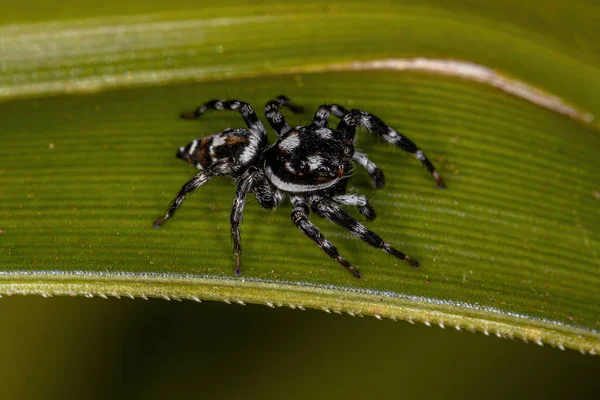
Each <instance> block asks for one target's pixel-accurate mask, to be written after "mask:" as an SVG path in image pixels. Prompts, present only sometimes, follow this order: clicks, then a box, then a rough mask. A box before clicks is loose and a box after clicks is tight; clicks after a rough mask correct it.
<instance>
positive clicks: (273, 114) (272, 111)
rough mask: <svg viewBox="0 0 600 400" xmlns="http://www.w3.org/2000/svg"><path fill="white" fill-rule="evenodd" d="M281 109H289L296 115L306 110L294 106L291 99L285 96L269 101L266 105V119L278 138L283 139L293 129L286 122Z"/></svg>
mask: <svg viewBox="0 0 600 400" xmlns="http://www.w3.org/2000/svg"><path fill="white" fill-rule="evenodd" d="M280 107H287V108H288V109H290V111H292V112H293V113H295V114H299V113H301V112H302V111H304V108H302V107H300V106H297V105H295V104H293V103H292V101H291V100H290V99H289V98H287V97H286V96H283V95H281V96H277V97H275V98H274V99H273V100H271V101H269V102H268V103H267V104H266V105H265V117H267V120H268V121H269V124H270V125H271V127H272V128H273V130H274V131H275V133H276V134H277V136H278V137H282V136H283V135H285V134H286V133H288V132H289V131H290V130H291V129H292V128H290V126H289V125H288V123H287V122H286V120H285V117H284V116H283V115H282V114H281V113H280V112H279V108H280Z"/></svg>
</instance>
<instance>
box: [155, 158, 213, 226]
mask: <svg viewBox="0 0 600 400" xmlns="http://www.w3.org/2000/svg"><path fill="white" fill-rule="evenodd" d="M219 172H220V171H219V168H218V167H217V168H214V167H213V168H210V169H206V170H204V171H202V172H200V173H199V174H197V175H196V176H194V177H193V178H192V179H190V180H189V181H187V183H186V184H185V185H183V187H182V188H181V189H180V190H179V193H178V194H177V196H175V198H174V199H173V201H171V204H170V205H169V208H168V209H167V212H166V213H165V215H164V217H162V218H159V219H157V220H156V221H154V225H153V226H154V228H160V227H161V226H163V225H164V223H165V222H167V220H168V219H169V218H171V217H172V216H173V215H175V212H176V211H177V209H178V208H179V206H180V205H181V203H183V200H185V196H187V195H188V194H190V193H192V192H193V191H194V190H196V189H198V188H199V187H200V186H202V185H204V184H205V183H206V182H208V181H209V180H211V179H212V178H214V177H215V176H217V175H219Z"/></svg>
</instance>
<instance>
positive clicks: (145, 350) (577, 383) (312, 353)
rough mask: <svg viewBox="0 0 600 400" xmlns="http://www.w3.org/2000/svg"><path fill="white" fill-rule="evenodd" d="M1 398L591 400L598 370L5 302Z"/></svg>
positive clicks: (280, 327)
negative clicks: (502, 399) (488, 399)
mask: <svg viewBox="0 0 600 400" xmlns="http://www.w3.org/2000/svg"><path fill="white" fill-rule="evenodd" d="M0 326H1V329H0V354H1V355H2V363H1V364H0V365H1V367H0V398H1V399H29V398H44V399H60V398H62V399H80V398H105V399H121V398H131V399H136V398H144V399H175V398H177V399H182V398H202V399H220V398H251V399H282V398H293V399H306V398H340V399H341V398H347V399H354V398H407V399H412V398H423V399H427V398H457V399H458V398H494V399H500V398H510V399H515V398H522V399H525V398H593V397H594V396H595V394H597V393H598V389H599V386H598V385H599V383H598V376H600V375H599V373H600V361H599V358H598V357H592V356H589V355H588V356H583V355H581V354H579V353H577V352H575V351H570V350H569V351H564V352H563V351H560V350H558V349H553V348H550V347H548V346H546V347H539V346H537V345H535V344H531V343H530V344H524V343H522V342H520V341H516V340H500V339H497V338H495V337H486V336H484V335H483V334H479V333H478V334H471V333H469V332H457V331H455V330H454V329H452V328H447V329H445V330H442V329H440V328H439V327H437V326H433V327H427V326H425V325H422V324H416V325H410V324H408V323H406V322H392V321H389V320H383V321H379V320H376V319H375V318H371V317H365V318H358V317H355V318H352V317H349V316H347V315H336V314H326V313H324V312H321V311H313V310H307V311H300V310H290V309H287V308H281V309H280V308H277V309H270V308H267V307H264V306H257V305H248V306H245V307H244V306H239V305H227V304H224V303H214V302H204V303H202V304H196V303H193V302H189V301H184V302H181V303H179V302H167V301H164V300H156V299H155V300H148V301H143V300H134V301H132V300H129V299H121V300H117V299H108V300H102V299H83V298H51V299H44V298H41V297H21V296H13V297H9V298H6V297H5V298H3V299H1V300H0Z"/></svg>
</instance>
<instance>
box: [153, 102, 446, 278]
mask: <svg viewBox="0 0 600 400" xmlns="http://www.w3.org/2000/svg"><path fill="white" fill-rule="evenodd" d="M280 107H287V108H288V109H290V110H291V111H293V112H295V113H299V112H302V108H301V107H298V106H295V105H294V104H292V103H291V102H290V100H289V99H288V98H287V97H285V96H279V97H277V98H275V99H273V100H271V101H269V102H268V103H267V104H266V106H265V116H266V118H267V120H268V121H269V124H271V126H272V127H273V129H274V130H275V133H276V134H277V137H278V139H277V141H276V142H275V143H274V144H269V143H268V141H267V132H266V130H265V128H264V127H263V124H262V123H261V122H260V121H259V119H258V117H257V116H256V113H255V112H254V110H252V108H251V107H250V105H249V104H248V103H245V102H243V101H240V100H226V101H225V100H211V101H209V102H207V103H205V104H204V105H202V106H200V107H198V108H197V109H196V110H195V111H194V112H191V113H184V114H181V118H184V119H195V118H198V117H199V116H201V115H202V114H204V113H205V112H206V111H207V110H209V109H213V110H235V111H238V112H239V113H240V114H241V116H242V118H243V119H244V121H245V122H246V125H247V126H248V128H247V129H225V130H224V131H222V132H218V133H215V134H213V135H210V136H205V137H203V138H200V139H196V140H194V141H193V142H191V143H190V144H188V145H187V146H184V147H181V148H180V149H179V151H178V152H177V157H179V158H181V159H183V160H185V161H187V162H188V163H190V164H192V165H194V166H196V167H197V168H198V169H200V170H202V171H201V172H200V173H199V174H197V175H196V176H194V177H193V178H192V179H190V180H189V181H188V182H187V183H186V184H185V185H183V187H182V188H181V190H180V191H179V193H178V194H177V196H176V197H175V198H174V199H173V201H172V202H171V205H170V206H169V209H168V210H167V212H166V213H165V215H164V217H162V218H160V219H158V220H156V221H155V222H154V227H155V228H159V227H161V226H162V225H163V224H164V223H165V221H167V220H168V219H169V218H171V217H172V216H173V215H174V214H175V212H176V211H177V209H178V208H179V206H180V205H181V203H182V202H183V200H184V199H185V197H186V196H187V195H188V194H190V193H192V192H193V191H194V190H196V189H197V188H199V187H200V186H202V185H204V184H205V183H206V182H208V181H209V180H210V179H212V178H214V177H216V176H231V177H232V178H233V180H234V181H235V182H236V184H237V190H236V193H235V199H234V201H233V209H232V210H231V221H230V222H231V238H232V240H233V248H234V252H235V269H234V272H235V274H236V275H240V274H241V260H240V259H241V254H242V248H241V244H240V221H241V219H242V211H243V209H244V205H245V203H246V196H247V195H248V193H253V194H254V196H256V199H257V200H258V202H259V203H260V205H261V206H262V207H264V208H267V209H273V208H275V207H277V205H278V204H279V203H281V201H282V200H283V199H284V198H286V197H289V198H290V201H291V204H292V206H293V210H292V221H293V222H294V224H296V226H297V227H298V228H299V229H300V230H301V231H302V232H304V234H305V235H306V236H308V237H309V238H311V239H312V240H313V241H315V243H317V245H318V246H319V247H320V248H321V249H323V251H324V252H325V253H327V255H329V256H330V257H331V258H334V259H335V260H336V261H337V262H338V263H340V264H341V265H342V266H343V267H344V268H346V269H347V270H348V271H350V272H351V273H352V274H353V275H354V276H355V277H357V278H360V273H359V271H358V269H356V268H355V267H354V266H352V265H351V264H350V263H349V262H348V261H346V259H345V258H344V257H342V255H341V254H340V253H339V252H338V250H337V249H336V248H335V246H334V245H333V244H331V243H330V242H329V241H328V240H327V239H325V237H324V236H323V234H322V233H321V232H320V231H319V229H318V228H317V227H316V226H315V225H313V224H312V223H311V222H310V221H309V220H308V214H309V206H310V208H311V209H312V210H313V212H314V213H315V214H317V215H318V216H320V217H325V218H327V219H328V220H329V221H331V222H333V223H334V224H338V225H340V226H342V227H344V228H346V229H348V230H349V231H350V232H352V233H353V234H354V235H356V236H357V237H358V238H360V239H362V240H364V241H365V242H367V243H368V244H370V245H371V246H373V247H377V248H380V249H382V250H383V251H385V252H386V253H389V254H391V255H393V256H395V257H397V258H399V259H401V260H404V261H406V262H407V263H408V264H409V265H411V266H413V267H418V265H419V263H418V262H417V261H416V260H413V259H411V258H410V257H408V256H407V255H406V254H404V253H402V252H401V251H399V250H396V249H395V248H393V247H392V246H391V245H390V244H388V243H386V242H385V241H383V239H381V238H380V237H379V236H378V235H377V234H375V233H373V232H371V231H370V230H369V229H367V228H366V227H365V226H364V225H363V224H361V223H360V222H358V221H357V220H356V219H354V218H353V217H352V216H351V215H350V214H348V213H347V212H346V211H344V210H343V209H342V208H341V207H340V205H343V206H355V207H357V208H358V211H359V212H360V213H361V214H362V215H364V216H365V217H366V218H367V219H369V220H372V219H374V218H375V211H374V210H373V207H371V205H370V204H369V201H368V199H367V198H366V197H365V196H362V195H360V194H348V193H346V186H347V183H348V177H349V175H350V173H351V171H352V168H353V162H356V163H357V164H358V165H360V166H361V167H363V168H365V169H366V170H367V172H368V173H369V175H370V177H371V180H372V181H373V185H374V186H375V187H376V188H381V187H383V185H384V183H385V181H384V177H383V173H382V171H381V170H380V169H379V168H377V166H376V165H375V164H374V163H373V162H372V161H371V160H369V158H368V157H367V155H366V154H364V153H361V152H359V151H356V150H355V149H354V141H355V137H356V128H357V127H359V126H362V127H364V128H366V129H367V130H369V131H371V132H375V133H377V134H379V135H380V136H381V137H382V138H383V139H384V140H386V141H387V142H390V143H392V144H394V145H396V146H398V147H400V148H401V149H403V150H405V151H407V152H408V153H411V154H413V155H414V156H415V157H416V158H417V159H419V160H420V161H421V162H422V163H423V165H425V166H426V167H427V169H428V170H429V172H430V173H431V175H432V176H433V178H434V179H435V182H436V184H437V186H438V187H441V188H443V187H444V183H443V181H442V178H441V176H440V174H439V173H438V172H437V171H436V170H435V168H434V167H433V165H432V164H431V162H430V161H429V160H428V159H427V157H426V156H425V154H423V152H422V151H421V150H419V149H418V148H417V146H416V145H415V144H414V143H413V142H412V141H410V140H409V139H408V138H407V137H406V136H403V135H401V134H400V133H399V132H397V131H395V130H394V129H392V128H390V127H389V126H387V125H386V124H385V123H384V122H383V121H382V120H381V119H379V118H378V117H376V116H374V115H372V114H368V113H366V112H364V111H360V110H355V109H353V110H350V111H347V110H346V109H344V107H342V106H339V105H336V104H329V105H322V106H321V107H319V109H318V110H317V112H316V114H315V117H314V119H313V122H312V123H311V124H310V125H307V126H297V127H295V128H291V127H290V126H289V125H288V124H287V122H286V121H285V119H284V117H283V115H281V113H280V112H279V108H280ZM330 114H333V115H335V116H336V117H339V118H340V119H341V120H340V122H339V124H338V125H337V127H336V129H330V128H328V127H327V121H328V119H329V116H330Z"/></svg>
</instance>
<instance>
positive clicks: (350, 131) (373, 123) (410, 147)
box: [337, 109, 446, 188]
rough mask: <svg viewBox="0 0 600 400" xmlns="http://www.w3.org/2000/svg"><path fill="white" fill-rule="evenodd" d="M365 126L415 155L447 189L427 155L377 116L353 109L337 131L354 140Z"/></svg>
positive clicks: (438, 182)
mask: <svg viewBox="0 0 600 400" xmlns="http://www.w3.org/2000/svg"><path fill="white" fill-rule="evenodd" d="M359 125H360V126H364V127H365V128H366V129H367V130H368V131H371V132H375V133H377V134H378V135H379V136H381V137H382V138H383V139H384V140H385V141H386V142H389V143H392V144H393V145H396V146H398V147H400V148H401V149H403V150H404V151H406V152H408V153H410V154H412V155H414V156H415V157H416V158H417V159H418V160H419V161H421V163H423V165H425V167H426V168H427V170H428V171H429V172H430V173H431V175H432V176H433V179H434V180H435V183H436V184H437V186H438V187H439V188H445V187H446V185H445V184H444V181H443V180H442V177H441V176H440V174H439V173H438V172H437V171H436V169H435V167H434V166H433V164H432V163H431V161H429V159H428V158H427V156H426V155H425V153H423V151H421V150H420V149H419V148H418V147H417V145H415V144H414V143H413V142H412V141H411V140H410V139H409V138H407V137H406V136H404V135H402V134H401V133H399V132H397V131H395V130H394V129H392V128H390V127H389V126H387V125H386V124H385V123H384V122H383V121H382V120H381V119H379V118H378V117H376V116H375V115H372V114H369V113H366V112H364V111H360V110H356V109H352V110H350V111H348V113H346V114H345V115H344V116H343V117H342V120H341V121H340V123H339V124H338V126H337V129H338V130H339V131H342V132H347V135H349V137H351V138H352V139H353V138H354V135H355V133H356V127H357V126H359Z"/></svg>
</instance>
